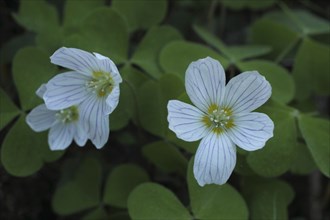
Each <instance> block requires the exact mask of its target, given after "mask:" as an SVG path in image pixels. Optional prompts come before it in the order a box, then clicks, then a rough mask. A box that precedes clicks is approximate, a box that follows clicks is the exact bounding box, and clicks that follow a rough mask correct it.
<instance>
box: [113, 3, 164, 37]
mask: <svg viewBox="0 0 330 220" xmlns="http://www.w3.org/2000/svg"><path fill="white" fill-rule="evenodd" d="M112 7H113V8H114V9H115V10H117V11H118V12H119V13H120V14H122V15H123V16H124V17H125V18H126V21H127V23H128V26H129V30H130V31H134V30H136V29H147V28H149V27H152V26H153V25H156V24H159V23H160V22H161V21H162V20H163V19H164V17H165V14H166V10H167V1H166V0H153V1H150V0H139V1H135V0H125V1H122V0H113V1H112Z"/></svg>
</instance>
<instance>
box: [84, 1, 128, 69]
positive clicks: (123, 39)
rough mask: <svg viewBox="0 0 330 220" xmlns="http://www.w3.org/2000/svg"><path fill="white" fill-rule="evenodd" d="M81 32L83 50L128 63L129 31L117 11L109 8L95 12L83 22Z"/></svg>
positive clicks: (116, 61)
mask: <svg viewBox="0 0 330 220" xmlns="http://www.w3.org/2000/svg"><path fill="white" fill-rule="evenodd" d="M125 2H126V1H125ZM81 31H82V35H83V39H80V41H82V42H80V44H81V45H83V46H84V47H83V49H86V50H88V51H93V52H98V53H100V54H102V55H104V56H108V57H110V58H111V59H112V60H114V62H115V63H120V62H124V61H126V59H127V51H128V30H127V26H126V23H125V21H124V19H123V18H122V16H121V15H120V14H118V13H117V12H116V11H114V10H112V9H110V8H107V7H103V8H99V9H96V10H94V11H93V12H92V13H91V14H89V15H88V16H86V18H85V19H84V20H83V21H82V29H81ZM78 36H79V35H78ZM78 39H79V37H78Z"/></svg>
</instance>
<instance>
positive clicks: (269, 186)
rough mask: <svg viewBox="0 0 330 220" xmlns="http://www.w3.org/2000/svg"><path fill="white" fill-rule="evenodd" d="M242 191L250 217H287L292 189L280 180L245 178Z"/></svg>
mask: <svg viewBox="0 0 330 220" xmlns="http://www.w3.org/2000/svg"><path fill="white" fill-rule="evenodd" d="M242 185H243V186H242V188H243V192H244V195H245V198H246V200H247V204H248V206H249V210H250V218H251V219H258V220H277V219H281V220H282V219H283V220H285V219H288V210H287V207H288V205H289V204H290V203H291V202H292V200H293V197H294V191H293V189H292V188H291V186H290V185H289V184H287V183H286V182H283V181H281V180H272V179H266V180H260V179H255V178H254V179H246V180H245V181H244V182H243V184H242Z"/></svg>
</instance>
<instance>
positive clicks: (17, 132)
mask: <svg viewBox="0 0 330 220" xmlns="http://www.w3.org/2000/svg"><path fill="white" fill-rule="evenodd" d="M62 154H63V152H59V151H57V152H53V151H50V150H49V147H48V145H47V136H46V133H45V132H43V133H37V134H36V133H35V132H34V131H32V130H31V128H30V127H28V125H27V124H26V122H25V115H24V114H22V115H21V116H20V118H19V119H18V121H17V122H16V124H15V125H14V126H13V127H12V129H11V130H10V131H9V132H8V134H7V136H6V138H5V140H4V141H3V144H2V147H1V162H2V164H3V166H4V168H5V169H6V171H7V172H8V173H10V174H12V175H14V176H21V177H23V176H29V175H31V174H33V173H35V172H37V171H38V170H39V169H40V168H41V167H42V165H43V163H44V162H52V161H54V160H56V159H58V158H59V157H60V156H61V155H62Z"/></svg>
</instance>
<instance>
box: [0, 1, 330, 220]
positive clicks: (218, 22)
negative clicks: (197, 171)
mask: <svg viewBox="0 0 330 220" xmlns="http://www.w3.org/2000/svg"><path fill="white" fill-rule="evenodd" d="M110 2H111V4H109V1H107V0H81V1H77V0H65V1H48V0H33V1H30V0H21V1H19V3H20V4H19V10H18V12H17V13H13V17H14V19H15V21H16V22H17V23H18V24H19V25H20V26H22V27H23V28H24V30H26V31H27V32H26V33H24V34H22V35H19V36H16V37H15V38H13V39H11V40H9V41H8V42H6V43H5V44H4V46H2V48H1V51H0V64H1V67H2V68H1V73H0V79H1V88H0V131H1V135H0V136H1V137H2V139H1V140H3V142H2V146H1V166H2V167H3V168H4V169H5V170H6V171H7V172H8V173H9V174H11V175H13V176H17V177H26V176H29V175H32V174H34V173H36V172H37V171H38V170H40V169H41V168H42V167H43V165H44V164H45V163H49V162H53V161H55V160H57V159H59V158H60V157H61V156H62V154H63V153H64V151H57V152H51V151H50V150H49V146H48V144H47V133H48V132H41V133H36V132H34V131H32V130H31V128H29V127H28V125H27V124H26V122H25V117H26V114H27V113H28V112H29V111H30V110H31V109H32V108H34V107H36V106H37V105H38V104H40V103H42V100H41V99H40V98H39V97H37V96H36V94H35V91H36V90H37V89H38V88H39V86H40V85H41V84H42V83H46V82H47V81H48V80H49V79H50V78H51V77H53V76H54V75H55V74H57V73H59V72H63V71H65V70H63V69H60V70H59V69H58V67H56V66H55V65H53V64H51V63H50V60H49V57H50V56H51V54H53V53H54V51H55V50H57V49H58V48H59V47H62V46H66V47H76V48H80V49H83V50H87V51H89V52H98V53H100V54H102V55H105V56H108V57H109V58H110V59H112V60H113V61H114V62H115V64H116V65H117V67H118V69H119V70H120V73H121V75H122V78H123V83H121V85H120V100H119V104H118V106H117V108H116V109H115V110H114V112H113V113H112V114H111V115H110V129H111V133H110V138H109V143H107V144H106V146H105V147H104V148H103V149H102V150H96V149H94V148H93V147H91V143H90V142H88V143H87V146H86V147H85V148H84V149H71V148H69V149H68V150H67V151H68V152H67V153H66V154H65V157H63V158H62V160H61V164H62V162H63V164H64V165H65V166H63V169H62V170H61V171H59V169H58V167H57V166H58V164H52V166H51V168H49V167H48V166H46V167H45V168H44V169H45V172H48V171H49V170H51V172H53V169H54V170H55V171H57V172H60V174H61V176H62V178H61V179H60V180H57V179H56V181H58V182H57V187H56V188H52V189H51V190H52V191H54V193H53V195H52V207H53V210H54V211H55V213H56V214H58V215H74V217H73V218H79V219H85V220H89V219H93V220H96V219H100V220H101V219H117V220H127V219H136V220H140V219H153V220H154V219H155V220H156V219H163V220H167V219H180V220H184V219H187V220H191V219H199V220H213V219H214V220H215V219H257V220H262V219H265V220H269V219H288V218H289V216H290V218H291V217H292V218H296V216H294V215H295V214H296V213H293V214H291V213H290V215H289V213H288V206H289V205H290V204H291V202H292V201H293V197H294V192H293V189H292V188H291V186H290V185H289V183H286V182H284V181H282V180H281V179H283V178H282V176H281V175H283V174H287V173H288V172H291V173H292V175H307V174H309V173H310V172H312V171H316V170H319V171H320V172H321V173H322V174H324V175H325V176H326V177H330V167H329V164H330V151H329V150H330V146H329V140H330V137H329V134H330V124H329V120H328V119H325V118H327V117H328V116H329V115H328V114H327V110H328V106H327V105H326V104H325V105H323V104H324V103H323V102H327V99H328V96H329V95H330V90H329V88H330V87H329V85H330V77H329V76H330V75H329V72H330V69H329V60H330V53H329V50H330V47H329V45H328V44H329V39H328V38H329V35H330V29H329V21H328V20H326V19H325V18H322V17H320V16H322V15H325V14H326V13H325V10H323V9H322V8H320V7H318V6H317V5H316V4H314V3H312V2H311V1H307V2H306V1H299V2H297V3H296V2H288V1H284V0H265V1H260V0H235V1H232V0H221V1H193V0H188V1H168V0H152V1H150V0H139V1H135V0H112V1H110ZM285 3H287V4H290V8H289V7H288V6H286V5H285ZM291 8H292V9H291ZM243 12H244V13H243ZM314 12H315V13H314ZM316 14H317V15H316ZM323 17H325V16H323ZM246 18H248V19H246ZM207 56H209V57H212V58H214V59H217V60H219V61H220V62H221V64H222V66H223V67H224V69H225V71H226V77H227V82H228V80H229V79H230V78H232V77H233V76H235V75H238V74H240V73H241V72H243V71H253V70H256V71H258V72H260V73H261V74H262V75H263V76H265V77H266V79H267V80H268V81H269V82H270V84H271V86H272V96H271V100H269V101H268V102H267V103H266V104H265V105H263V106H262V107H260V108H259V109H257V110H256V111H257V112H263V113H266V114H267V115H269V117H270V118H271V119H272V120H273V122H274V125H275V130H274V137H272V138H271V139H270V140H269V141H267V143H266V146H265V147H264V148H262V149H260V150H257V151H254V152H247V151H245V150H242V149H240V148H237V163H236V167H235V172H234V173H233V174H232V177H231V178H230V179H229V181H228V183H226V184H224V185H221V186H219V185H206V186H204V187H200V186H199V185H198V184H197V182H196V180H195V177H194V175H193V171H192V169H193V154H195V152H196V149H197V147H198V145H199V143H200V142H199V141H195V142H185V141H183V140H181V139H179V138H177V137H176V135H175V133H173V132H172V131H170V130H169V128H168V121H167V115H168V111H167V103H168V101H169V100H172V99H178V100H181V101H184V102H187V103H191V102H190V100H189V97H188V96H187V94H186V92H185V85H184V79H185V71H186V69H187V67H188V65H189V64H190V63H191V62H192V61H195V60H197V59H200V58H205V57H207ZM11 61H12V62H11ZM10 62H11V63H10ZM10 67H12V69H10ZM2 88H3V89H2ZM298 109H299V111H298ZM310 112H312V113H310ZM312 115H318V116H320V117H318V118H317V117H314V116H312ZM78 151H79V152H78ZM91 155H92V156H91ZM72 158H74V159H72ZM188 161H190V162H189V163H188ZM54 173H56V172H54ZM185 177H186V178H185ZM301 178H306V176H305V177H301ZM324 178H325V177H324ZM54 179H55V178H54ZM288 179H290V178H288ZM52 180H53V178H52ZM47 181H49V180H47ZM149 181H152V182H149ZM289 181H290V180H289ZM47 184H48V183H47ZM231 184H232V185H231ZM48 185H49V184H48ZM50 185H52V184H50ZM165 186H166V188H165ZM297 192H299V191H297ZM0 193H1V192H0ZM47 196H48V195H47ZM297 198H301V196H300V195H299V196H297ZM297 204H298V203H297ZM297 204H293V206H292V209H295V208H296V206H299V204H298V205H297ZM298 208H299V207H298ZM18 212H19V211H18ZM31 213H32V211H31ZM299 214H300V213H298V215H299ZM22 216H24V215H22ZM61 218H66V217H61Z"/></svg>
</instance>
